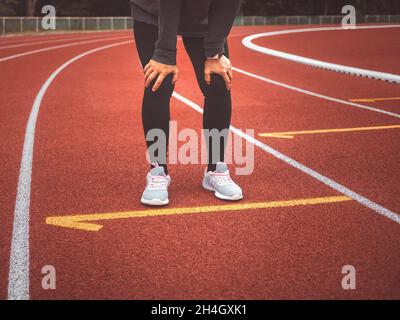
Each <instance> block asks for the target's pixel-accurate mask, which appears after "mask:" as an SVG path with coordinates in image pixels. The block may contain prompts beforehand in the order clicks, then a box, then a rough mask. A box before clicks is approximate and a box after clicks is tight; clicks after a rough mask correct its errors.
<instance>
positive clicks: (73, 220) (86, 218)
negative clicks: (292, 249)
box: [46, 196, 352, 231]
mask: <svg viewBox="0 0 400 320" xmlns="http://www.w3.org/2000/svg"><path fill="white" fill-rule="evenodd" d="M350 200H352V199H351V198H349V197H345V196H338V197H322V198H308V199H294V200H287V201H271V202H253V203H243V204H230V205H218V206H204V207H187V208H170V209H161V208H160V209H150V210H138V211H125V212H112V213H94V214H82V215H71V216H55V217H48V218H46V224H51V225H54V226H58V227H63V228H72V229H79V230H85V231H99V230H100V229H101V228H102V227H103V226H102V225H101V224H96V223H91V222H93V221H101V220H115V219H128V218H139V217H151V216H164V215H174V214H189V213H208V212H218V211H237V210H249V209H266V208H277V207H294V206H305V205H316V204H324V203H333V202H342V201H350Z"/></svg>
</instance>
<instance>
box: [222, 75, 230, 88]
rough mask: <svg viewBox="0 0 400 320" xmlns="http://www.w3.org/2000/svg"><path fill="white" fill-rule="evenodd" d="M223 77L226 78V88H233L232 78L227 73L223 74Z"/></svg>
mask: <svg viewBox="0 0 400 320" xmlns="http://www.w3.org/2000/svg"><path fill="white" fill-rule="evenodd" d="M223 78H224V81H225V84H226V90H228V91H229V90H231V79H229V77H228V75H227V74H226V73H225V74H224V75H223Z"/></svg>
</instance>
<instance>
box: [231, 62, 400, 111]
mask: <svg viewBox="0 0 400 320" xmlns="http://www.w3.org/2000/svg"><path fill="white" fill-rule="evenodd" d="M232 69H233V70H234V71H236V72H239V73H242V74H244V75H246V76H249V77H252V78H255V79H258V80H261V81H265V82H268V83H270V84H273V85H276V86H279V87H283V88H286V89H289V90H293V91H297V92H300V93H303V94H307V95H310V96H313V97H316V98H320V99H324V100H329V101H333V102H337V103H340V104H344V105H346V106H350V107H354V108H359V109H365V110H369V111H373V112H378V113H382V114H385V115H388V116H391V117H395V118H400V114H398V113H394V112H390V111H386V110H382V109H378V108H374V107H370V106H366V105H363V104H359V103H355V102H350V101H347V100H342V99H338V98H334V97H330V96H326V95H323V94H319V93H316V92H313V91H309V90H305V89H301V88H298V87H295V86H291V85H288V84H286V83H283V82H279V81H275V80H272V79H269V78H266V77H263V76H260V75H257V74H254V73H251V72H248V71H245V70H242V69H239V68H237V67H233V68H232Z"/></svg>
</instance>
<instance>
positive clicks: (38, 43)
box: [0, 35, 104, 50]
mask: <svg viewBox="0 0 400 320" xmlns="http://www.w3.org/2000/svg"><path fill="white" fill-rule="evenodd" d="M101 37H104V36H101V35H97V36H91V37H69V38H63V39H52V40H45V41H31V42H24V43H18V44H13V45H7V46H0V50H4V49H12V48H20V47H26V46H33V45H40V44H46V43H55V42H63V41H69V40H75V41H77V40H88V39H99V38H101Z"/></svg>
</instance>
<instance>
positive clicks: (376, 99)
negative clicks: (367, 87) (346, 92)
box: [349, 97, 400, 102]
mask: <svg viewBox="0 0 400 320" xmlns="http://www.w3.org/2000/svg"><path fill="white" fill-rule="evenodd" d="M388 100H400V97H393V98H365V99H349V101H351V102H375V101H388Z"/></svg>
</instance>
